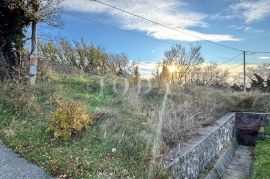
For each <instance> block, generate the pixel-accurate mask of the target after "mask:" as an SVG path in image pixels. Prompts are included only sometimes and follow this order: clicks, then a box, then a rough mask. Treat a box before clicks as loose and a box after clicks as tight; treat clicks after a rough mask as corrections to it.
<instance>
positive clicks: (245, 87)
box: [243, 51, 247, 92]
mask: <svg viewBox="0 0 270 179" xmlns="http://www.w3.org/2000/svg"><path fill="white" fill-rule="evenodd" d="M243 57H244V92H247V85H246V51H243Z"/></svg>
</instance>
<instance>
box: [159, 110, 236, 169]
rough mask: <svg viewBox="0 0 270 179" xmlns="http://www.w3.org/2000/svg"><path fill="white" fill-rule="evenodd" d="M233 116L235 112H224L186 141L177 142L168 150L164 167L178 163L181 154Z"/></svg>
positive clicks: (183, 154)
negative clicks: (211, 123) (177, 143)
mask: <svg viewBox="0 0 270 179" xmlns="http://www.w3.org/2000/svg"><path fill="white" fill-rule="evenodd" d="M235 116H236V113H234V112H231V113H227V114H225V115H224V116H222V117H221V118H220V119H218V120H217V121H215V123H214V124H213V125H211V126H207V127H205V128H201V129H200V130H199V132H198V134H199V135H197V136H195V137H192V138H191V139H189V140H188V141H187V142H185V143H183V144H179V145H178V146H177V147H175V148H173V149H172V150H170V152H169V153H168V155H167V156H166V157H165V159H164V167H165V168H170V167H171V166H172V165H174V164H175V163H178V162H179V160H180V158H181V157H182V156H185V155H186V154H187V153H189V152H191V151H192V150H193V149H194V147H196V146H197V145H199V144H200V143H202V142H203V141H204V140H205V139H207V138H208V137H209V136H210V135H212V134H213V133H215V132H216V131H217V130H218V129H219V127H220V126H222V125H224V124H225V123H226V122H227V121H229V120H231V119H232V118H234V117H235Z"/></svg>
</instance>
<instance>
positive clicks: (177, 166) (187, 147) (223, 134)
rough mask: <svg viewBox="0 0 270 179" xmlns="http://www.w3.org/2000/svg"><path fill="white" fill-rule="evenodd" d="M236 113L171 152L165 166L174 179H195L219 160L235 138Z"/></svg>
mask: <svg viewBox="0 0 270 179" xmlns="http://www.w3.org/2000/svg"><path fill="white" fill-rule="evenodd" d="M234 126H235V113H228V114H226V115H225V116H223V117H222V118H220V119H219V120H217V121H216V124H215V125H213V126H209V127H206V128H203V129H201V130H200V131H199V136H198V137H196V138H192V139H190V140H189V141H188V142H187V143H185V144H184V145H181V146H178V147H176V148H175V149H173V150H171V151H170V152H169V154H168V156H167V157H166V158H165V161H164V166H165V168H167V169H168V170H169V171H170V172H171V174H172V176H173V178H181V179H182V178H183V179H184V178H187V179H193V178H194V179H195V178H199V177H200V176H201V175H202V172H204V170H205V169H206V168H207V167H208V166H209V165H210V164H211V163H212V162H214V161H215V159H217V158H218V157H219V156H220V155H221V154H222V150H223V149H224V148H225V146H228V145H229V144H230V143H231V141H232V139H233V137H234Z"/></svg>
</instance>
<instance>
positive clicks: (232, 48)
mask: <svg viewBox="0 0 270 179" xmlns="http://www.w3.org/2000/svg"><path fill="white" fill-rule="evenodd" d="M90 1H94V2H97V3H100V4H103V5H105V6H108V7H111V8H113V9H116V10H119V11H121V12H124V13H127V14H129V15H132V16H135V17H138V18H140V19H143V20H145V21H148V22H151V23H153V24H156V25H159V26H162V27H165V28H167V29H170V30H174V31H177V32H180V33H182V34H186V35H189V36H193V37H195V38H198V39H201V40H204V41H206V42H209V43H212V44H215V45H218V46H221V47H225V48H228V49H231V50H235V51H240V52H242V51H243V50H240V49H237V48H234V47H230V46H227V45H223V44H220V43H217V42H214V41H211V40H207V39H204V38H202V37H199V36H197V35H194V34H190V33H187V32H184V31H182V30H179V29H176V28H174V27H170V26H167V25H164V24H161V23H159V22H156V21H153V20H151V19H148V18H146V17H143V16H140V15H137V14H134V13H132V12H129V11H127V10H124V9H121V8H119V7H116V6H113V5H111V4H107V3H104V2H101V1H99V0H90Z"/></svg>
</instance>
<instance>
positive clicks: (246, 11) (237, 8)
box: [231, 0, 270, 24]
mask: <svg viewBox="0 0 270 179" xmlns="http://www.w3.org/2000/svg"><path fill="white" fill-rule="evenodd" d="M231 8H232V9H233V11H234V12H235V13H240V14H241V15H242V16H243V18H244V19H245V22H246V23H247V24H250V23H253V22H257V21H261V20H263V19H264V18H266V17H268V16H270V11H269V9H270V0H258V1H257V0H256V1H254V0H252V1H250V0H249V1H247V0H245V1H241V2H239V3H238V4H235V5H233V6H231Z"/></svg>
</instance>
